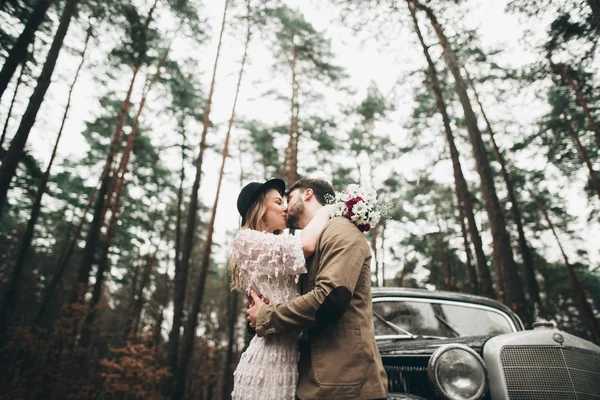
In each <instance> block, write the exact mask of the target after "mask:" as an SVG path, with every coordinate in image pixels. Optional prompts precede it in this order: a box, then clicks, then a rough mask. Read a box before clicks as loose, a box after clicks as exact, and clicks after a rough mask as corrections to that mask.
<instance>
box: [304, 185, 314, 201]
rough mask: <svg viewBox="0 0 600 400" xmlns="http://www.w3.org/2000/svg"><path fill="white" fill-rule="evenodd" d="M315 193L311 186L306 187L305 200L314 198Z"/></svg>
mask: <svg viewBox="0 0 600 400" xmlns="http://www.w3.org/2000/svg"><path fill="white" fill-rule="evenodd" d="M314 195H315V192H314V191H313V190H312V189H311V188H308V189H306V190H305V191H304V201H310V199H312V198H313V196H314Z"/></svg>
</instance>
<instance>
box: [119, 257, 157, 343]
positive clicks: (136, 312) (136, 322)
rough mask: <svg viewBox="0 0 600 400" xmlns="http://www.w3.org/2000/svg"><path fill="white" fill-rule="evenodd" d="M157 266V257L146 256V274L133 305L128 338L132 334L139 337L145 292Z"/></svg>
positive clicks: (127, 332)
mask: <svg viewBox="0 0 600 400" xmlns="http://www.w3.org/2000/svg"><path fill="white" fill-rule="evenodd" d="M155 265H156V255H155V254H154V255H147V256H146V265H145V268H144V273H143V274H142V280H141V282H140V285H139V287H138V288H137V293H136V298H135V303H134V305H133V310H132V313H131V326H128V327H127V328H128V329H127V330H126V331H125V334H126V337H127V336H129V335H130V334H132V335H134V336H135V335H137V332H138V330H139V326H140V322H141V318H142V309H143V308H144V303H145V300H144V290H145V289H146V287H147V286H148V284H149V283H150V276H151V275H152V270H153V269H154V266H155Z"/></svg>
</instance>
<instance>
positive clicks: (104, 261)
mask: <svg viewBox="0 0 600 400" xmlns="http://www.w3.org/2000/svg"><path fill="white" fill-rule="evenodd" d="M169 48H170V46H169ZM168 54H169V49H167V51H165V54H164V56H163V58H162V59H161V60H160V62H159V64H158V66H157V69H156V73H155V74H154V75H153V77H152V79H151V80H150V82H149V83H148V84H147V85H146V87H145V90H144V92H143V94H142V99H141V100H140V105H139V108H138V111H137V114H136V116H135V119H134V121H133V126H132V128H131V133H130V134H129V136H128V137H127V144H126V145H125V149H124V150H123V155H122V156H121V162H120V164H119V168H118V170H117V172H116V173H115V174H114V176H113V182H112V184H111V187H112V188H113V190H112V194H114V195H115V198H114V199H112V202H111V197H112V196H111V193H110V192H109V194H108V196H107V198H106V200H105V204H104V206H103V208H104V209H106V208H108V207H109V204H111V205H112V208H111V214H110V221H109V224H108V229H107V233H106V239H105V243H104V245H103V251H102V255H101V257H100V262H99V264H98V270H97V272H96V283H95V284H94V291H93V292H94V293H97V296H92V300H91V304H92V309H94V308H95V306H96V304H97V303H98V302H99V301H100V296H101V294H102V282H103V281H104V276H105V275H106V273H107V272H108V269H109V260H108V256H109V251H110V246H111V245H112V240H113V238H114V235H115V230H116V228H117V219H118V216H119V207H120V205H121V197H122V195H123V188H124V185H125V174H126V173H127V167H128V165H129V159H130V156H131V152H132V151H133V146H134V144H135V141H136V139H137V136H138V132H139V119H140V115H141V114H142V111H143V109H144V106H145V104H146V99H147V97H148V93H149V92H150V90H152V86H153V85H154V83H155V82H156V80H157V79H158V76H159V75H160V70H161V68H162V67H163V65H164V63H165V61H166V59H167V56H168ZM95 316H96V313H95V311H92V312H91V313H90V314H89V315H88V316H87V318H86V324H85V326H84V333H82V340H81V345H82V347H85V346H87V345H88V344H89V337H90V336H89V329H90V326H91V324H92V323H93V322H94V318H95Z"/></svg>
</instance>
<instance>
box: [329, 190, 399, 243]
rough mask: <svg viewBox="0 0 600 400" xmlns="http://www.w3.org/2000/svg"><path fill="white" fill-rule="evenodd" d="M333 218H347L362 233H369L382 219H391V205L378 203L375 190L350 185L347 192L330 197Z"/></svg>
mask: <svg viewBox="0 0 600 400" xmlns="http://www.w3.org/2000/svg"><path fill="white" fill-rule="evenodd" d="M327 203H328V204H329V205H330V206H331V216H332V217H342V216H343V217H346V218H348V219H349V220H350V221H352V222H353V223H354V224H355V225H356V226H357V227H358V229H360V231H361V232H368V231H370V230H371V229H373V228H374V227H375V225H377V224H378V223H379V221H381V220H382V219H385V218H388V217H389V211H390V209H391V205H390V204H389V203H388V202H380V203H378V202H377V193H376V192H375V190H374V189H373V188H363V187H361V186H359V185H357V184H352V185H348V187H347V188H346V190H345V191H343V192H338V193H336V194H335V196H329V198H328V199H327Z"/></svg>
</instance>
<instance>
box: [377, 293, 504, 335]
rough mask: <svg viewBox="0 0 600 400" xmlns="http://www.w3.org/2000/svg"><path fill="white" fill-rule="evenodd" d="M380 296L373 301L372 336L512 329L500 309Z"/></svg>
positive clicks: (458, 333) (470, 332) (489, 331)
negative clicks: (380, 297) (373, 327)
mask: <svg viewBox="0 0 600 400" xmlns="http://www.w3.org/2000/svg"><path fill="white" fill-rule="evenodd" d="M424 300H425V299H419V300H413V299H382V300H378V301H374V302H373V315H374V318H373V323H374V325H375V336H379V337H381V336H405V337H411V336H412V337H415V336H430V337H431V336H433V337H459V336H480V335H483V336H485V335H498V334H502V333H509V332H514V331H515V328H514V324H513V323H512V321H511V320H510V318H509V316H508V315H506V314H505V313H503V312H502V311H500V310H497V309H494V308H491V307H485V306H479V305H475V304H469V303H458V302H445V301H439V302H436V300H435V299H427V301H424Z"/></svg>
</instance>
